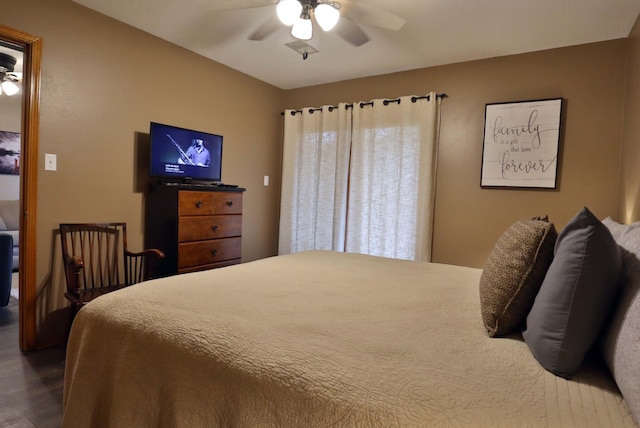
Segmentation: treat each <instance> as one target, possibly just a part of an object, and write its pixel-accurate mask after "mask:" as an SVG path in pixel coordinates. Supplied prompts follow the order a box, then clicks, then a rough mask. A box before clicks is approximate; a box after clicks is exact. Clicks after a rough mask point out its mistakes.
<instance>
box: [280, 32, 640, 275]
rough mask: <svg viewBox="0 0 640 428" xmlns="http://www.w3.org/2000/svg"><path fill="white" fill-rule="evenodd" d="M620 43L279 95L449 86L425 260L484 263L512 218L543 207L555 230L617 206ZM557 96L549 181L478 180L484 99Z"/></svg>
mask: <svg viewBox="0 0 640 428" xmlns="http://www.w3.org/2000/svg"><path fill="white" fill-rule="evenodd" d="M625 48H626V40H616V41H610V42H604V43H596V44H589V45H583V46H576V47H570V48H564V49H555V50H549V51H543V52H536V53H529V54H523V55H514V56H508V57H502V58H495V59H488V60H482V61H474V62H467V63H461V64H453V65H447V66H442V67H433V68H427V69H421V70H413V71H408V72H403V73H396V74H390V75H385V76H377V77H371V78H364V79H358V80H354V81H348V82H340V83H334V84H327V85H320V86H315V87H308V88H302V89H295V90H290V91H287V93H286V99H285V103H286V106H287V108H300V107H307V106H320V105H323V104H334V103H338V102H342V101H344V102H353V101H368V100H371V99H375V98H395V97H397V96H401V95H411V94H415V95H422V94H425V93H427V92H429V91H431V90H434V91H437V92H438V93H442V92H444V93H447V94H448V95H449V97H448V98H446V99H445V100H444V101H443V103H442V127H441V137H440V152H439V157H438V175H437V189H436V213H435V232H434V249H433V260H434V261H436V262H442V263H451V264H461V265H467V266H475V267H482V266H483V265H484V263H485V261H486V258H487V256H488V254H489V252H490V251H491V249H492V247H493V245H494V243H495V241H496V239H497V238H498V236H500V234H501V233H502V232H503V231H504V229H506V228H507V227H508V226H509V225H510V224H512V223H513V222H514V221H516V220H518V219H519V218H523V217H529V216H534V215H541V214H548V215H549V217H550V219H551V220H552V221H553V222H555V224H556V227H557V228H558V229H561V228H562V227H563V226H564V225H565V224H566V223H567V221H568V220H569V219H570V218H571V217H572V216H573V215H574V214H575V213H577V212H578V210H579V209H580V208H582V207H583V206H588V207H589V208H590V209H591V210H592V211H593V212H594V213H595V214H596V215H597V216H599V217H600V218H604V217H606V216H615V215H616V213H617V207H618V205H617V200H618V199H617V195H618V187H619V186H618V172H617V171H618V161H619V147H620V139H621V117H622V106H623V96H624V76H625V54H626V50H625ZM556 97H562V98H564V99H565V100H566V115H565V117H564V138H563V140H562V142H561V148H560V161H559V164H560V167H559V177H560V178H559V185H558V188H557V190H504V189H481V188H480V168H481V157H482V139H483V126H484V108H485V104H486V103H493V102H508V101H519V100H531V99H544V98H556ZM636 117H637V115H636ZM637 122H638V121H636V123H637ZM636 165H637V162H636ZM636 170H637V169H636ZM380 179H384V178H383V177H381V178H380ZM636 194H638V191H637V190H636Z"/></svg>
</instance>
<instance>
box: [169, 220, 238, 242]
mask: <svg viewBox="0 0 640 428" xmlns="http://www.w3.org/2000/svg"><path fill="white" fill-rule="evenodd" d="M240 235H242V216H241V215H239V214H238V215H212V216H185V217H180V218H179V219H178V241H179V242H188V241H204V240H208V239H218V238H228V237H231V236H240Z"/></svg>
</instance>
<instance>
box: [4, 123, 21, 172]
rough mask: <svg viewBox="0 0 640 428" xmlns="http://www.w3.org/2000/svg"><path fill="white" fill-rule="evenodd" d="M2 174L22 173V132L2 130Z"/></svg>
mask: <svg viewBox="0 0 640 428" xmlns="http://www.w3.org/2000/svg"><path fill="white" fill-rule="evenodd" d="M0 174H11V175H19V174H20V134H19V133H17V132H8V131H0Z"/></svg>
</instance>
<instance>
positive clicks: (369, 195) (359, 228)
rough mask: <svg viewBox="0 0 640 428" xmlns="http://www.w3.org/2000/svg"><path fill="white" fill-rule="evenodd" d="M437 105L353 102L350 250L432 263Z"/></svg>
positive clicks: (407, 100) (409, 100)
mask: <svg viewBox="0 0 640 428" xmlns="http://www.w3.org/2000/svg"><path fill="white" fill-rule="evenodd" d="M438 102H439V100H438V99H437V97H436V94H435V93H431V94H429V99H428V100H427V99H417V97H401V98H399V99H398V100H397V101H396V100H394V101H390V102H385V100H373V102H370V103H357V104H354V108H353V134H352V153H351V171H350V185H349V202H348V208H347V212H348V215H347V218H348V223H347V237H346V251H348V252H355V253H365V254H372V255H378V256H385V257H392V258H398V259H408V260H430V259H431V238H432V224H433V205H434V193H435V192H434V190H435V189H434V187H435V186H434V184H435V161H436V158H437V157H436V148H437V122H438V121H437V112H438V109H437V108H436V106H437V104H438Z"/></svg>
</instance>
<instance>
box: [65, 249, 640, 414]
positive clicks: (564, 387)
mask: <svg viewBox="0 0 640 428" xmlns="http://www.w3.org/2000/svg"><path fill="white" fill-rule="evenodd" d="M481 275H482V270H481V269H475V268H468V267H459V266H451V265H445V264H437V263H426V262H411V261H403V260H394V259H387V258H381V257H374V256H367V255H360V254H346V253H338V252H330V251H307V252H301V253H296V254H290V255H283V256H277V257H271V258H267V259H264V260H259V261H254V262H250V263H245V264H242V265H236V266H230V267H225V268H221V269H216V270H212V271H206V272H196V273H189V274H184V275H178V276H174V277H169V278H162V279H156V280H152V281H148V282H145V283H141V284H137V285H135V286H132V287H129V288H126V289H123V290H120V291H117V292H115V293H111V294H109V295H105V296H102V297H100V298H99V299H97V300H95V301H94V302H92V303H90V304H89V305H87V306H86V307H85V308H83V309H82V310H81V311H80V312H79V314H78V316H77V318H76V320H75V321H74V325H73V328H72V331H71V334H70V338H69V342H68V350H67V362H66V364H67V366H66V373H65V388H64V416H63V423H62V425H63V427H89V426H91V427H124V426H126V427H218V426H225V427H258V426H259V427H321V426H327V427H353V426H358V427H394V426H396V427H412V426H416V427H417V426H459V427H465V426H491V427H498V426H504V427H514V426H551V427H560V426H567V427H569V426H584V427H587V426H593V427H600V426H610V427H620V426H624V427H634V426H637V425H636V423H635V421H634V417H633V415H632V413H631V411H630V408H629V406H628V403H627V401H626V400H624V399H623V397H622V395H621V393H620V391H619V389H618V387H617V386H616V382H615V381H614V378H613V377H612V375H611V374H610V372H609V370H608V369H607V367H606V365H605V364H603V363H602V362H601V361H600V360H599V359H598V358H593V359H588V360H587V361H585V363H584V364H583V366H582V368H581V370H580V372H579V373H578V374H576V376H574V377H573V379H572V380H567V379H564V378H562V377H559V376H556V375H554V374H551V373H550V372H548V371H547V370H545V369H543V368H542V367H541V366H540V364H539V363H538V362H537V361H536V359H535V358H534V357H533V356H532V353H531V352H530V351H529V349H528V347H527V344H526V343H525V342H524V341H523V339H522V336H521V335H520V334H519V333H514V334H511V335H507V336H505V337H501V338H492V337H489V336H488V335H487V333H486V330H485V327H484V326H483V320H482V318H481V309H480V301H479V299H478V283H479V281H480V278H481Z"/></svg>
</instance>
